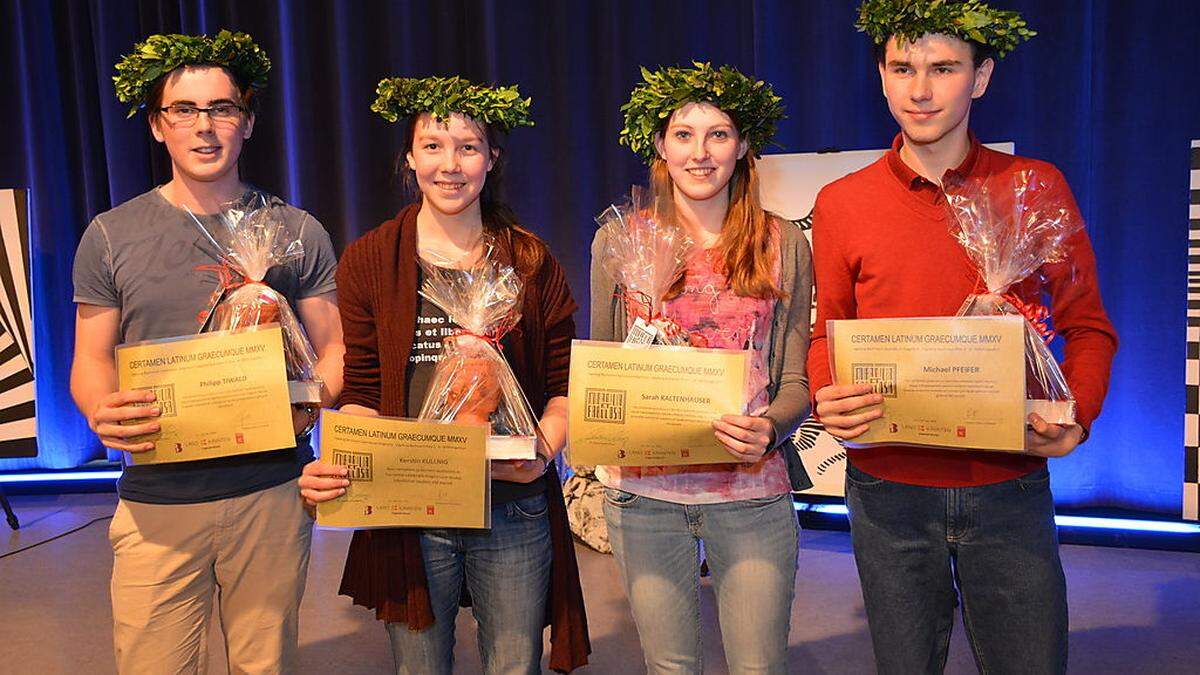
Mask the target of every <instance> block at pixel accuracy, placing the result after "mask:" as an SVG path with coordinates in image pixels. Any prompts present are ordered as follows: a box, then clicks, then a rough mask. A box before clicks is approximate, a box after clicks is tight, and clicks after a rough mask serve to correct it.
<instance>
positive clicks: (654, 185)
mask: <svg viewBox="0 0 1200 675" xmlns="http://www.w3.org/2000/svg"><path fill="white" fill-rule="evenodd" d="M650 189H651V190H652V193H653V195H654V203H655V208H656V209H657V211H658V215H659V217H662V218H665V219H666V220H667V222H673V221H674V220H675V183H674V181H672V180H671V173H670V171H669V170H668V169H667V163H666V161H665V160H663V158H661V157H659V158H656V159H655V160H654V164H652V165H651V166H650ZM727 189H728V190H729V209H728V210H727V211H726V212H725V222H724V223H723V224H722V226H721V235H720V238H719V239H718V240H717V245H716V249H717V254H718V256H719V260H720V269H719V270H718V271H719V272H721V273H722V274H724V275H725V277H726V278H727V279H728V280H729V284H730V286H731V287H732V288H733V290H734V292H735V293H737V294H738V295H740V296H744V297H754V298H763V299H768V298H773V299H778V298H782V297H784V293H783V291H781V290H780V289H779V286H778V285H777V284H776V282H775V279H774V277H775V273H774V270H775V265H774V263H775V259H776V257H777V256H778V253H777V249H776V247H774V246H772V243H773V242H774V241H775V237H774V235H773V232H772V227H771V215H770V214H768V213H767V212H766V211H765V210H763V207H762V204H761V203H760V202H759V200H758V169H756V168H755V166H754V153H753V152H747V153H746V155H745V156H744V157H742V158H741V159H739V160H738V161H737V164H736V165H735V166H734V168H733V176H732V177H730V179H729V186H728V187H727ZM682 290H683V279H682V277H681V278H680V279H679V280H678V281H677V282H676V283H675V285H674V286H673V287H672V288H671V291H670V292H669V293H668V294H667V296H668V297H675V296H677V295H679V293H680V292H681V291H682Z"/></svg>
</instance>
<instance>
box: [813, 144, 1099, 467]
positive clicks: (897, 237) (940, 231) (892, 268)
mask: <svg viewBox="0 0 1200 675" xmlns="http://www.w3.org/2000/svg"><path fill="white" fill-rule="evenodd" d="M901 143H902V140H901V136H899V135H898V136H897V137H896V140H895V141H894V142H893V144H892V149H891V150H890V151H889V152H888V153H887V154H886V155H885V156H883V157H882V158H880V159H879V160H878V161H876V162H875V163H874V164H871V165H870V166H868V167H867V168H865V169H862V170H861V171H857V172H855V173H852V174H850V175H849V176H846V177H845V178H842V179H840V180H837V181H835V182H833V183H831V184H829V185H827V186H825V188H824V189H822V190H821V192H820V194H819V195H817V202H816V206H815V208H814V210H813V270H814V279H815V285H816V289H817V320H816V326H815V327H814V328H813V337H812V345H811V346H810V347H809V351H808V372H809V377H810V380H811V390H812V391H813V392H816V391H818V390H820V389H821V388H822V387H824V386H826V385H828V384H831V382H832V378H831V375H830V371H829V352H828V345H827V342H826V333H825V322H826V321H828V320H830V319H872V318H887V317H910V316H952V315H954V314H955V313H956V312H957V311H958V308H959V306H960V305H962V302H963V300H964V299H965V298H966V297H967V296H968V295H970V294H971V293H973V292H981V291H983V290H985V289H984V288H983V284H982V281H981V280H980V277H979V273H978V272H977V270H976V269H975V268H974V266H973V265H972V264H971V262H970V260H969V259H968V258H967V255H966V253H965V251H964V250H963V248H962V246H961V245H960V244H959V243H958V241H957V240H956V239H955V238H954V236H953V235H952V234H951V220H950V218H951V216H950V213H949V209H948V208H947V207H946V206H945V195H944V194H943V193H942V190H941V188H940V187H938V186H937V185H935V184H933V183H931V182H929V181H928V180H925V179H924V178H922V177H920V176H918V175H917V174H916V172H914V171H913V170H912V169H911V168H909V167H908V166H907V165H906V164H905V163H904V162H903V161H902V160H901V159H900V155H899V150H900V146H901ZM1023 169H1036V170H1037V172H1038V173H1039V174H1040V175H1042V176H1043V177H1044V178H1045V179H1046V180H1047V181H1049V182H1051V183H1052V184H1053V185H1054V186H1055V187H1056V188H1057V189H1060V190H1061V197H1062V201H1063V202H1065V203H1066V204H1067V205H1068V208H1070V209H1072V210H1073V211H1074V212H1075V216H1076V217H1079V213H1078V207H1077V206H1076V204H1075V199H1074V197H1073V196H1072V195H1071V189H1070V187H1069V186H1068V185H1067V182H1066V180H1065V179H1064V178H1063V177H1062V174H1061V173H1059V171H1058V169H1056V168H1055V167H1054V166H1053V165H1052V164H1048V163H1046V162H1041V161H1038V160H1034V159H1028V158H1025V157H1014V156H1011V155H1006V154H1004V153H1000V152H995V151H993V150H989V149H987V148H985V147H983V146H982V145H980V144H979V142H978V140H976V139H975V137H974V136H972V137H971V150H970V152H969V153H968V155H967V157H966V159H965V160H963V163H962V165H960V166H959V167H958V168H957V169H953V170H951V171H948V172H946V176H945V177H944V178H943V182H945V183H946V184H952V183H953V182H954V181H956V180H961V179H962V178H964V177H986V178H987V180H988V181H989V183H991V184H993V185H997V186H1008V185H1011V176H1012V174H1013V173H1015V172H1017V171H1020V170H1023ZM1067 244H1068V252H1069V257H1070V260H1069V261H1068V262H1065V263H1059V264H1050V265H1045V266H1043V267H1042V269H1041V273H1042V276H1044V278H1045V285H1044V287H1042V288H1043V289H1044V290H1045V291H1046V292H1048V293H1049V296H1050V302H1049V307H1050V310H1051V315H1052V317H1053V325H1054V329H1055V331H1056V332H1057V333H1058V334H1059V335H1062V336H1063V337H1064V338H1065V339H1066V351H1065V358H1064V360H1063V362H1062V364H1061V365H1062V369H1063V373H1064V374H1065V375H1066V378H1067V383H1068V384H1069V385H1070V387H1071V392H1072V394H1074V396H1075V399H1076V405H1077V409H1076V419H1077V421H1078V422H1079V424H1080V425H1082V426H1083V427H1084V428H1085V429H1086V428H1088V427H1090V426H1091V423H1092V421H1093V420H1094V419H1095V418H1096V416H1097V415H1099V414H1100V406H1101V403H1102V402H1103V401H1104V395H1105V393H1106V392H1107V390H1108V376H1109V370H1110V368H1111V365H1112V359H1113V354H1114V353H1115V352H1116V349H1117V336H1116V333H1115V332H1114V331H1113V327H1112V324H1111V323H1109V320H1108V316H1107V315H1106V314H1105V312H1104V305H1103V304H1102V303H1101V300H1100V290H1099V287H1098V285H1097V281H1096V258H1095V254H1094V253H1093V251H1092V245H1091V242H1090V240H1089V239H1088V236H1087V234H1086V233H1085V232H1082V231H1081V232H1079V233H1078V234H1076V235H1075V236H1074V237H1072V238H1071V239H1069V240H1068V242H1067ZM1038 276H1039V275H1038V274H1034V275H1031V278H1030V279H1027V280H1026V281H1025V282H1023V283H1021V284H1019V285H1018V286H1016V287H1014V288H1013V289H1012V291H1013V292H1015V293H1016V294H1017V295H1018V296H1020V297H1021V299H1022V300H1025V301H1037V300H1039V284H1038V282H1037V279H1036V277H1038ZM846 454H847V457H848V458H849V460H850V462H851V463H853V464H854V466H855V467H857V468H859V469H861V470H863V471H865V472H867V473H869V474H871V475H873V476H877V477H879V478H884V479H887V480H891V481H895V482H900V483H908V484H913V485H926V486H934V487H965V486H972V485H987V484H989V483H997V482H1000V481H1004V480H1009V479H1011V478H1016V477H1017V476H1022V475H1024V474H1027V473H1029V472H1031V471H1034V470H1037V469H1039V468H1041V467H1042V466H1044V465H1045V463H1046V460H1045V459H1042V458H1040V457H1034V456H1031V455H1011V454H1006V453H990V452H968V451H960V450H938V449H923V448H913V447H904V446H876V447H873V448H864V449H848V450H847V453H846Z"/></svg>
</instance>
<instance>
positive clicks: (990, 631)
mask: <svg viewBox="0 0 1200 675" xmlns="http://www.w3.org/2000/svg"><path fill="white" fill-rule="evenodd" d="M859 12H860V18H859V23H858V24H857V25H858V27H859V29H860V30H863V31H866V32H868V33H870V34H871V36H872V37H873V38H874V40H875V48H876V54H877V58H878V62H879V74H880V78H881V81H882V85H883V92H884V96H885V97H886V98H887V102H888V108H889V109H890V110H891V113H892V116H893V117H894V118H895V119H896V121H897V122H898V123H899V125H900V133H899V134H898V135H897V136H896V138H895V140H894V141H893V143H892V149H891V150H890V151H889V152H888V153H887V154H886V155H885V156H884V157H883V158H881V159H880V160H878V161H877V162H875V163H874V164H872V165H871V166H869V167H867V168H865V169H863V170H861V171H858V172H856V173H853V174H851V175H849V176H846V177H845V178H842V179H840V180H838V181H836V182H834V183H832V184H830V185H828V186H826V187H825V188H824V189H823V190H822V191H821V193H820V195H818V197H817V202H816V207H815V211H814V216H813V266H814V272H815V281H816V287H817V289H818V291H817V321H816V326H815V328H814V330H813V339H812V346H811V347H810V349H809V355H808V371H809V375H810V377H811V389H812V391H814V392H815V395H814V402H815V408H814V409H815V411H816V414H817V416H818V417H819V418H820V420H821V422H822V423H823V424H824V425H825V427H826V429H828V430H829V432H830V433H831V434H833V435H834V436H836V437H838V438H841V439H843V440H850V439H853V438H855V437H857V436H859V435H861V434H862V433H863V432H864V431H866V430H867V429H868V428H869V427H870V425H871V424H872V423H875V421H876V420H879V419H880V418H883V417H884V416H885V415H886V410H885V409H884V407H883V406H882V402H883V399H882V397H881V396H880V395H878V394H872V393H871V391H870V387H869V386H866V385H834V384H832V377H831V375H830V370H829V355H828V344H827V341H826V332H825V328H826V323H825V322H826V321H827V320H830V319H855V318H882V317H905V316H950V315H954V314H955V312H956V311H957V310H958V308H959V306H960V305H961V304H962V302H963V300H964V299H965V298H966V297H967V296H968V295H970V294H972V293H977V292H984V291H985V290H986V289H984V288H983V287H982V283H981V281H980V278H979V274H978V271H977V270H976V269H975V268H974V267H973V266H972V265H971V263H970V261H969V260H968V258H967V256H966V254H965V252H964V250H963V248H962V246H961V245H960V244H959V243H958V242H957V241H956V240H955V238H954V237H953V235H952V234H951V224H952V223H951V220H950V218H951V216H950V213H949V210H948V208H947V206H946V197H945V193H944V192H943V186H946V187H952V186H953V185H955V184H957V183H958V182H960V181H962V180H964V179H968V178H981V179H984V180H987V181H988V182H990V183H992V184H994V185H1011V177H1012V175H1013V174H1014V173H1015V172H1017V171H1021V170H1023V169H1031V168H1032V169H1035V170H1036V171H1037V173H1038V174H1040V175H1041V176H1043V177H1044V178H1045V179H1047V180H1048V181H1049V182H1050V183H1051V184H1052V186H1053V188H1052V189H1054V190H1056V191H1059V194H1060V197H1061V201H1062V202H1063V203H1065V204H1066V205H1067V206H1068V208H1070V209H1071V210H1072V211H1074V212H1075V213H1074V214H1073V215H1074V216H1075V217H1078V209H1077V207H1076V205H1075V201H1074V199H1073V198H1072V196H1071V191H1070V188H1069V187H1068V186H1067V184H1066V181H1065V180H1064V179H1063V177H1062V175H1061V174H1060V173H1059V172H1058V170H1057V169H1055V168H1054V166H1053V165H1050V164H1048V163H1045V162H1040V161H1037V160H1033V159H1027V158H1023V157H1014V156H1010V155H1005V154H1002V153H998V152H994V151H992V150H989V149H987V148H984V147H982V146H981V145H980V144H979V141H978V140H977V139H976V138H975V137H974V135H973V134H971V133H970V131H969V130H968V129H969V127H968V120H969V117H970V110H971V104H972V102H973V101H974V100H975V99H977V98H979V97H981V96H983V93H984V91H986V89H987V86H988V82H989V80H990V78H991V75H992V71H993V68H994V67H995V59H996V58H997V57H999V56H1003V55H1004V54H1005V53H1006V52H1007V51H1010V50H1011V49H1012V48H1013V47H1014V46H1015V44H1016V43H1017V42H1018V41H1019V40H1020V39H1024V38H1028V37H1029V36H1031V35H1032V34H1033V33H1032V31H1029V30H1028V29H1026V28H1025V22H1024V21H1023V20H1022V19H1021V18H1020V17H1019V16H1018V15H1017V14H1016V13H1015V12H1005V11H1000V10H995V9H992V8H990V7H988V6H987V5H983V4H982V3H980V2H974V1H972V2H964V3H957V2H951V3H945V4H937V3H933V2H931V1H930V0H867V1H866V2H864V3H863V4H862V6H860V8H859ZM926 14H928V15H926ZM981 17H982V18H986V19H988V21H983V20H981ZM1067 250H1068V253H1069V255H1068V259H1067V261H1065V262H1063V263H1057V264H1048V265H1045V266H1043V267H1042V269H1041V270H1039V274H1035V275H1032V278H1030V279H1027V280H1026V281H1025V282H1023V283H1021V284H1018V285H1017V286H1015V287H1014V288H1013V289H1011V291H1012V292H1013V293H1015V294H1016V295H1017V296H1019V297H1020V298H1021V299H1022V301H1025V302H1028V303H1035V304H1036V303H1038V302H1040V300H1041V294H1042V292H1046V293H1047V294H1048V295H1049V298H1050V301H1049V306H1050V310H1051V313H1052V316H1053V319H1054V325H1055V329H1056V331H1057V332H1058V333H1059V334H1061V335H1063V336H1064V338H1065V339H1066V348H1065V352H1066V354H1065V359H1064V361H1063V363H1062V369H1063V372H1064V374H1065V375H1066V377H1067V382H1068V384H1069V385H1070V387H1071V391H1072V393H1073V394H1074V396H1075V398H1076V402H1077V411H1076V421H1077V424H1074V425H1069V426H1067V425H1054V424H1048V423H1046V422H1045V421H1044V420H1042V419H1041V418H1040V417H1038V416H1037V415H1031V416H1030V418H1029V420H1028V422H1029V425H1028V426H1029V431H1028V433H1027V434H1026V450H1027V453H1028V454H1024V455H1010V454H1005V453H983V452H969V451H964V450H935V449H918V448H912V447H901V446H884V447H872V448H869V449H849V450H848V451H847V457H848V461H847V475H846V502H847V505H848V506H849V509H850V525H851V533H852V539H853V543H854V554H855V560H856V563H857V565H858V571H859V577H860V579H861V582H862V589H863V599H864V601H865V605H866V611H867V620H868V623H869V625H870V629H871V636H872V641H873V643H874V648H875V659H876V664H877V667H878V669H879V672H881V673H905V674H908V673H929V672H932V673H938V672H941V671H942V669H943V667H944V665H945V660H946V652H947V646H948V644H949V638H950V630H951V627H952V625H953V620H954V607H955V605H956V604H957V602H958V600H959V598H960V597H961V601H962V607H963V610H962V611H963V619H964V625H965V626H966V630H967V632H968V637H969V638H970V642H971V647H972V650H973V652H974V655H975V659H976V663H977V665H978V666H979V668H980V670H981V671H984V672H997V673H1007V672H1012V673H1061V672H1064V671H1065V670H1066V663H1067V603H1066V585H1065V581H1064V578H1063V572H1062V564H1061V562H1060V560H1059V556H1058V539H1057V533H1056V531H1055V526H1054V502H1053V498H1052V496H1051V494H1050V487H1049V480H1050V476H1049V473H1048V472H1047V468H1046V458H1047V457H1061V456H1063V455H1066V454H1068V453H1070V452H1071V451H1072V450H1074V449H1075V447H1076V446H1078V445H1079V444H1080V443H1081V442H1083V440H1084V439H1085V438H1086V437H1087V429H1088V427H1089V426H1090V425H1091V423H1092V421H1093V420H1094V419H1095V418H1096V416H1097V415H1098V414H1099V413H1100V406H1101V403H1102V402H1103V400H1104V395H1105V392H1106V390H1107V388H1108V377H1109V370H1110V367H1111V363H1112V358H1113V354H1114V353H1115V351H1116V345H1117V339H1116V334H1115V333H1114V331H1113V328H1112V325H1111V324H1110V323H1109V321H1108V317H1107V316H1106V314H1105V311H1104V307H1103V304H1102V303H1101V300H1100V292H1099V289H1098V286H1097V279H1096V262H1095V256H1094V254H1093V252H1092V247H1091V244H1090V242H1089V240H1088V237H1087V235H1086V234H1085V233H1084V232H1082V231H1080V232H1079V233H1078V234H1076V235H1075V236H1073V237H1072V238H1071V239H1070V240H1068V245H1067Z"/></svg>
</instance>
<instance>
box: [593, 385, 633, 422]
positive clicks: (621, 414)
mask: <svg viewBox="0 0 1200 675" xmlns="http://www.w3.org/2000/svg"><path fill="white" fill-rule="evenodd" d="M625 394H626V392H625V391H624V390H623V389H586V390H585V391H584V400H583V419H584V421H585V422H606V423H609V424H625Z"/></svg>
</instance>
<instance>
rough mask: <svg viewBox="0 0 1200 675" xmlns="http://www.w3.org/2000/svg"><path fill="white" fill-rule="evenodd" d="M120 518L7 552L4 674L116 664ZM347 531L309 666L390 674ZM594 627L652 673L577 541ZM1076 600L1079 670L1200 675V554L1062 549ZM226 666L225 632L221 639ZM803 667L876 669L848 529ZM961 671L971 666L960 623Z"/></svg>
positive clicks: (823, 543)
mask: <svg viewBox="0 0 1200 675" xmlns="http://www.w3.org/2000/svg"><path fill="white" fill-rule="evenodd" d="M12 501H13V506H14V507H15V508H16V509H17V512H18V515H19V516H20V517H21V521H22V525H23V529H22V530H20V531H19V532H16V533H12V532H10V531H9V530H8V529H7V526H5V525H3V524H2V523H0V527H3V528H4V529H2V530H0V555H3V554H5V553H8V552H10V551H14V550H16V549H19V548H21V547H23V546H27V545H29V544H32V543H35V542H38V541H42V540H44V539H47V538H49V537H53V536H55V535H58V534H61V533H63V532H65V531H67V530H70V529H71V528H73V527H76V526H79V525H82V524H84V523H87V522H88V521H90V520H92V519H93V518H100V517H104V516H108V515H111V514H112V511H113V506H114V504H115V501H116V498H115V496H114V495H111V494H89V495H62V496H36V497H35V496H24V497H15V498H13V499H12ZM107 525H108V521H107V520H103V521H100V522H97V523H94V524H92V525H90V526H88V527H86V528H84V529H82V530H80V531H79V532H75V533H73V534H70V535H67V536H65V537H63V538H61V539H58V540H55V541H52V542H50V543H47V544H44V545H42V546H38V547H37V548H34V549H31V550H28V551H24V552H21V553H18V554H16V555H12V556H9V557H6V558H3V559H0V617H2V618H0V621H2V622H3V624H2V625H3V630H2V631H0V635H2V636H3V639H0V664H4V665H3V666H2V667H0V671H3V672H5V673H38V674H43V673H88V674H93V673H94V674H103V673H112V672H115V668H114V665H113V657H112V645H111V642H110V626H111V613H110V610H109V600H108V576H109V572H110V569H111V564H112V553H111V550H110V549H109V545H108V540H107ZM348 540H349V535H348V534H346V533H341V532H326V531H318V532H316V534H315V536H314V540H313V553H312V563H311V565H310V567H309V575H308V590H307V593H306V594H305V597H304V605H303V609H302V616H301V637H300V642H301V645H300V648H301V659H302V666H303V668H302V672H304V673H385V672H388V671H389V670H390V669H391V668H392V661H391V654H390V652H389V650H388V642H387V638H386V634H385V632H384V630H383V627H382V625H380V624H379V623H377V622H376V621H374V618H373V614H372V613H370V612H368V611H366V610H364V609H362V608H359V607H353V606H351V604H350V601H349V600H348V599H347V598H343V597H338V596H337V595H336V589H337V585H338V580H339V579H340V578H341V570H342V562H343V560H344V559H345V554H346V544H347V541H348ZM578 551H579V557H580V564H581V567H582V572H583V588H584V594H585V595H586V598H587V610H588V619H589V621H590V624H591V636H592V647H593V654H592V664H591V666H590V667H589V668H587V669H585V670H583V671H581V672H594V673H635V672H642V661H641V650H640V648H639V646H638V640H637V634H636V631H635V629H634V626H633V621H632V619H631V618H630V616H629V612H628V605H627V604H626V601H625V597H624V592H623V591H622V589H621V585H620V581H619V577H618V575H617V570H616V567H615V565H614V563H613V561H612V559H611V558H610V557H608V556H604V555H600V554H597V553H595V552H593V551H591V550H589V549H586V548H584V547H582V546H580V547H578ZM1062 556H1063V561H1064V563H1065V566H1066V574H1067V581H1068V584H1069V589H1070V602H1071V671H1072V672H1076V673H1088V674H1089V675H1090V674H1093V673H1155V674H1156V675H1165V674H1167V673H1194V672H1197V664H1198V663H1200V639H1197V636H1200V554H1194V553H1170V552H1162V551H1142V550H1130V549H1114V548H1097V547H1084V546H1064V547H1063V551H1062ZM703 600H704V611H703V621H704V624H705V638H706V643H705V657H704V658H705V663H706V665H707V666H709V667H708V668H707V669H706V672H711V673H723V672H725V669H724V666H723V664H724V657H723V655H722V651H721V645H720V639H719V632H718V629H717V625H716V616H715V613H714V611H713V609H714V607H713V596H712V592H711V588H710V587H709V584H708V583H707V582H705V585H704V593H703ZM209 648H210V650H212V658H211V659H210V663H212V664H214V665H215V666H217V667H216V668H214V669H213V672H218V673H223V672H225V670H224V665H223V663H222V657H221V654H222V652H223V650H222V646H221V644H220V642H219V637H214V639H213V640H212V641H211V643H210V645H209ZM790 649H791V657H792V664H793V667H792V671H793V672H796V673H868V672H873V669H874V663H873V661H872V657H871V644H870V638H869V636H868V635H867V628H866V621H865V619H864V616H863V608H862V598H861V597H860V594H859V587H858V579H857V576H856V574H855V571H854V559H853V556H852V555H851V553H850V540H849V535H848V534H847V533H844V532H821V531H805V532H804V533H803V534H802V535H801V554H800V570H799V573H798V575H797V583H796V602H795V604H794V605H793V610H792V633H791V648H790ZM456 659H457V665H458V668H457V669H456V672H463V673H477V672H479V657H478V655H477V653H476V643H475V635H474V627H473V620H472V618H471V616H470V613H469V612H467V611H464V612H461V613H460V614H459V619H458V645H457V647H456ZM947 672H949V673H973V672H975V666H974V662H973V661H972V659H971V655H970V652H969V651H968V649H967V645H966V642H965V640H964V638H963V632H962V627H961V624H959V625H958V626H956V628H955V634H954V638H953V640H952V645H951V654H950V660H949V666H948V667H947Z"/></svg>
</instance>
